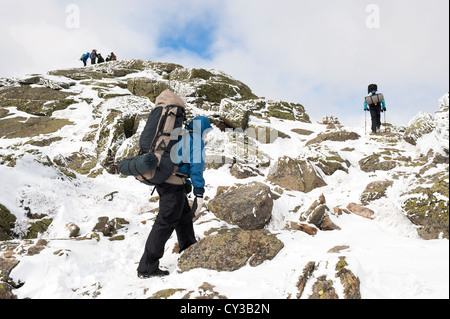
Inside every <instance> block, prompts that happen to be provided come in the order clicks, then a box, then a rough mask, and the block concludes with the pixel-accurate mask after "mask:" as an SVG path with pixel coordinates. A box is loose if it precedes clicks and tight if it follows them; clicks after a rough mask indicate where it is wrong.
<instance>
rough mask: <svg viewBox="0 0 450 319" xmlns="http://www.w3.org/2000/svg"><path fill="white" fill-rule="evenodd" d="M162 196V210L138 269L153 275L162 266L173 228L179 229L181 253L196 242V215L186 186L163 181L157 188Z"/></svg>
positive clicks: (160, 207) (160, 201) (145, 273)
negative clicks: (160, 260) (190, 203)
mask: <svg viewBox="0 0 450 319" xmlns="http://www.w3.org/2000/svg"><path fill="white" fill-rule="evenodd" d="M156 190H157V191H158V194H159V196H160V199H159V213H158V216H157V217H156V220H155V223H154V225H153V228H152V230H151V232H150V235H149V236H148V239H147V243H146V244H145V251H144V254H143V255H142V258H141V261H140V263H139V267H138V269H137V271H138V272H139V273H141V274H144V275H151V274H152V273H153V272H154V271H155V270H156V269H158V267H159V259H161V258H162V256H163V255H164V247H165V245H166V242H167V241H168V240H169V238H170V236H171V235H172V233H173V231H174V230H175V231H176V234H177V237H178V245H179V247H180V252H181V251H183V250H185V249H187V248H188V247H189V246H191V245H192V244H194V243H195V242H196V240H195V234H194V225H193V222H192V219H193V218H194V215H193V213H192V211H191V208H190V207H189V203H188V199H187V197H186V191H185V187H184V185H181V186H180V185H170V184H166V183H163V184H161V185H159V186H157V187H156Z"/></svg>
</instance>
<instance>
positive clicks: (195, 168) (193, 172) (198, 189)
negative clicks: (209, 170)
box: [189, 160, 205, 195]
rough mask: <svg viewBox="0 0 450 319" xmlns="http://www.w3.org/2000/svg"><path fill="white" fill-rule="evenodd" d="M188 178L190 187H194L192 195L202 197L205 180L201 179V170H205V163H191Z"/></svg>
mask: <svg viewBox="0 0 450 319" xmlns="http://www.w3.org/2000/svg"><path fill="white" fill-rule="evenodd" d="M189 165H190V174H189V175H190V176H191V181H192V186H193V187H194V195H203V194H204V193H205V179H204V178H203V170H204V169H205V162H204V161H203V160H202V162H201V163H191V164H189Z"/></svg>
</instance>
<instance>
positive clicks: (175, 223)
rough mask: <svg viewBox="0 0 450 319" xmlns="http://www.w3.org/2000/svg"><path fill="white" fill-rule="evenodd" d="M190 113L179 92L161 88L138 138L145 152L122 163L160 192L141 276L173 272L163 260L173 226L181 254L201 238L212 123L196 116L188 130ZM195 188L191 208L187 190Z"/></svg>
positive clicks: (127, 171)
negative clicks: (198, 221)
mask: <svg viewBox="0 0 450 319" xmlns="http://www.w3.org/2000/svg"><path fill="white" fill-rule="evenodd" d="M185 114H186V113H185V104H184V102H183V100H182V99H181V98H180V97H178V96H177V95H176V94H174V93H173V92H171V91H170V90H166V91H164V92H163V93H161V95H159V96H158V97H157V99H156V105H155V108H154V110H153V111H152V112H151V113H150V116H149V118H148V121H147V124H146V126H145V128H144V131H143V132H142V134H141V137H140V140H139V144H140V147H141V155H139V156H137V157H134V158H130V159H125V160H123V161H122V162H121V163H120V164H119V171H120V172H121V173H122V174H124V175H127V176H135V177H136V179H138V180H139V181H141V182H142V183H144V184H146V185H149V186H155V189H156V191H157V192H158V194H159V196H160V199H159V213H158V216H157V217H156V220H155V223H154V224H153V228H152V230H151V232H150V234H149V236H148V239H147V242H146V244H145V249H144V253H143V255H142V258H141V260H140V263H139V266H138V268H137V272H138V277H139V278H143V279H145V278H150V277H154V276H166V275H169V272H168V271H164V270H161V269H160V268H159V259H161V258H162V256H163V255H164V247H165V244H166V242H167V241H168V240H169V238H170V236H171V235H172V233H173V231H176V234H177V238H178V245H179V252H180V253H181V252H182V251H184V250H185V249H187V248H189V247H190V246H191V245H193V244H194V243H195V242H196V239H195V233H194V225H193V221H192V220H193V218H194V216H195V215H196V214H198V213H199V212H200V209H201V207H202V203H203V194H204V192H205V189H204V186H205V180H204V178H203V170H204V167H205V161H204V147H205V143H204V137H205V133H206V132H207V130H208V129H210V128H211V125H210V122H209V120H208V119H207V118H205V117H197V118H195V119H194V120H193V121H192V122H191V124H190V126H191V127H193V128H194V129H193V130H190V129H189V130H185V129H183V128H182V126H183V123H184V122H185ZM189 178H190V179H191V181H189V180H188V179H189ZM192 187H193V189H194V195H195V200H194V204H193V207H192V208H191V207H190V206H189V202H188V199H187V194H188V192H190V190H188V189H190V188H192Z"/></svg>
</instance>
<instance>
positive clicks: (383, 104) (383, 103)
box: [381, 100, 386, 111]
mask: <svg viewBox="0 0 450 319" xmlns="http://www.w3.org/2000/svg"><path fill="white" fill-rule="evenodd" d="M381 106H382V107H383V110H385V111H386V102H385V101H384V100H383V101H382V102H381Z"/></svg>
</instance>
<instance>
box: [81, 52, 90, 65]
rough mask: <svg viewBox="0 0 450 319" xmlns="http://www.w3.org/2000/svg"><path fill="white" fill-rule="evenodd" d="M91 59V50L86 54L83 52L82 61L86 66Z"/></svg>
mask: <svg viewBox="0 0 450 319" xmlns="http://www.w3.org/2000/svg"><path fill="white" fill-rule="evenodd" d="M88 59H89V52H87V53H86V54H83V55H82V56H81V59H80V60H81V61H83V64H84V66H86V65H87V60H88Z"/></svg>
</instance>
